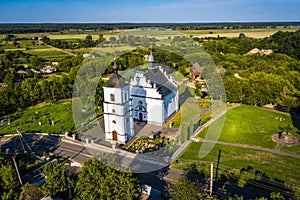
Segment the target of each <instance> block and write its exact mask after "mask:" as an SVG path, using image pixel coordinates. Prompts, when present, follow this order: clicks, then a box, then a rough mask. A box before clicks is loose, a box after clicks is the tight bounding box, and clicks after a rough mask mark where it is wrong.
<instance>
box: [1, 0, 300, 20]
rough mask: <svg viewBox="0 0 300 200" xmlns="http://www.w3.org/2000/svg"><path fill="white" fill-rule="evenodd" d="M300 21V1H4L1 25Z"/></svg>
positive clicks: (2, 3)
mask: <svg viewBox="0 0 300 200" xmlns="http://www.w3.org/2000/svg"><path fill="white" fill-rule="evenodd" d="M249 21H300V0H146V1H145V0H142V1H141V0H123V1H116V0H105V1H102V0H86V1H79V0H52V1H50V0H6V1H4V0H0V23H9V22H12V23H15V22H99V23H102V22H103V23H105V22H108V23H109V22H249Z"/></svg>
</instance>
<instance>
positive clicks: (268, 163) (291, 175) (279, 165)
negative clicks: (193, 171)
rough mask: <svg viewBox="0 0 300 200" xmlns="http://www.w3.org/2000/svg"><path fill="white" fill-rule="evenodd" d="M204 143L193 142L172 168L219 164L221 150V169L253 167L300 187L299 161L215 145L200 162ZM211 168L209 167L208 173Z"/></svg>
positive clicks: (269, 175)
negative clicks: (200, 153)
mask: <svg viewBox="0 0 300 200" xmlns="http://www.w3.org/2000/svg"><path fill="white" fill-rule="evenodd" d="M201 145H202V143H196V142H193V143H191V144H190V146H189V147H188V148H187V150H186V151H185V152H183V153H182V154H181V155H180V157H179V158H178V161H179V162H178V164H175V163H174V164H173V165H172V167H174V168H178V169H183V167H185V166H187V165H188V164H190V163H195V162H196V163H197V162H198V163H199V162H204V163H210V162H214V163H216V162H217V159H218V153H219V150H221V157H220V168H221V169H222V168H223V169H224V168H225V169H226V168H232V169H236V170H237V171H239V170H240V169H242V168H247V167H248V166H251V167H252V168H253V171H255V170H259V171H260V172H261V173H266V175H267V176H268V177H270V178H271V179H275V178H277V179H279V180H284V181H285V183H287V184H289V185H296V186H299V185H300V173H295V172H298V171H299V170H300V166H299V159H296V158H292V157H286V156H281V155H277V154H272V153H268V152H263V151H257V150H251V149H244V148H239V147H232V146H225V145H219V144H217V145H215V147H214V148H213V149H212V151H211V152H210V153H209V154H208V155H207V156H206V157H204V158H202V159H201V160H200V158H199V150H200V148H201ZM208 169H209V167H207V171H208Z"/></svg>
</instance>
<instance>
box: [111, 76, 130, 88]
mask: <svg viewBox="0 0 300 200" xmlns="http://www.w3.org/2000/svg"><path fill="white" fill-rule="evenodd" d="M125 85H126V80H125V78H123V77H122V76H120V75H119V74H114V75H112V76H111V77H110V78H109V80H108V84H107V86H108V87H124V86H125Z"/></svg>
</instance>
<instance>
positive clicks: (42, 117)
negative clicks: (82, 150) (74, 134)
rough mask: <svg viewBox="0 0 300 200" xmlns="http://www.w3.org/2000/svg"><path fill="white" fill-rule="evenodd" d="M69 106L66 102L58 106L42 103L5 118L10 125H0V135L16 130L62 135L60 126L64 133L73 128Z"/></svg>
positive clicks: (69, 103)
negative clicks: (9, 121)
mask: <svg viewBox="0 0 300 200" xmlns="http://www.w3.org/2000/svg"><path fill="white" fill-rule="evenodd" d="M71 105H72V104H71V102H68V101H67V102H61V103H59V104H45V103H42V104H39V105H37V106H34V107H32V108H29V109H27V110H26V111H24V112H16V113H14V114H12V115H9V116H6V118H9V119H10V120H11V124H10V125H9V126H8V125H5V126H1V125H0V134H7V133H10V134H11V133H16V129H19V130H20V131H21V132H44V133H62V126H63V127H64V131H70V130H71V129H72V128H73V127H74V121H73V118H72V106H71ZM52 121H53V122H54V124H53V125H52ZM39 122H41V125H39Z"/></svg>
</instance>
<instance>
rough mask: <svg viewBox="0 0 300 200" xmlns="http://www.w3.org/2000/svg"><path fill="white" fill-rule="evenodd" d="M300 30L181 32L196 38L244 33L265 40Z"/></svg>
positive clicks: (232, 35) (233, 35)
mask: <svg viewBox="0 0 300 200" xmlns="http://www.w3.org/2000/svg"><path fill="white" fill-rule="evenodd" d="M297 30H298V28H289V29H286V28H270V29H216V30H185V31H180V32H181V33H183V34H186V35H193V36H194V37H218V36H219V37H239V34H240V33H244V34H245V35H246V36H247V37H253V38H264V37H268V36H270V35H272V34H274V33H276V32H277V31H297Z"/></svg>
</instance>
